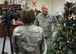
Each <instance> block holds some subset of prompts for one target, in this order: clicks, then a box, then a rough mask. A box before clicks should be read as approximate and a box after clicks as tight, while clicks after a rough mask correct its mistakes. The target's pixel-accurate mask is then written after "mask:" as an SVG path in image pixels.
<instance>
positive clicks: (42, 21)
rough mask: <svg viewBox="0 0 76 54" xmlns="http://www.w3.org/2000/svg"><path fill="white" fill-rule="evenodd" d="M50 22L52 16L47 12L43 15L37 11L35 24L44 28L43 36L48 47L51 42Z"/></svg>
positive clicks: (51, 21)
mask: <svg viewBox="0 0 76 54" xmlns="http://www.w3.org/2000/svg"><path fill="white" fill-rule="evenodd" d="M52 23H53V18H52V15H51V14H50V13H49V12H48V14H47V15H46V16H44V15H43V14H42V13H39V14H38V15H37V17H36V21H35V24H36V25H38V26H40V27H42V28H43V29H44V32H43V36H44V37H45V38H46V42H47V47H48V48H49V47H50V46H51V44H52V32H51V28H52Z"/></svg>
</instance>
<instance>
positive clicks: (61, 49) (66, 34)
mask: <svg viewBox="0 0 76 54" xmlns="http://www.w3.org/2000/svg"><path fill="white" fill-rule="evenodd" d="M63 16H64V18H63V19H62V23H61V25H60V27H59V29H58V31H57V34H56V36H55V37H54V39H53V47H52V48H51V49H48V52H47V54H76V5H75V3H72V2H66V4H65V6H64V13H63Z"/></svg>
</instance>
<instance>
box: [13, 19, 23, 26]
mask: <svg viewBox="0 0 76 54" xmlns="http://www.w3.org/2000/svg"><path fill="white" fill-rule="evenodd" d="M12 24H13V25H23V24H24V23H23V22H22V21H15V20H14V19H13V22H12Z"/></svg>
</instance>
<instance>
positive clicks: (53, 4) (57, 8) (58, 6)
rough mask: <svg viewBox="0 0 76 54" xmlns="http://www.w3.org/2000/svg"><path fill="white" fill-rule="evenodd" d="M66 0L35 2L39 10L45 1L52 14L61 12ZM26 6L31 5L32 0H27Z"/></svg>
mask: <svg viewBox="0 0 76 54" xmlns="http://www.w3.org/2000/svg"><path fill="white" fill-rule="evenodd" d="M65 1H66V0H44V2H43V0H38V2H37V9H39V10H41V6H42V5H43V4H44V3H46V4H47V6H48V7H49V11H50V12H52V13H53V14H56V12H62V11H63V8H64V3H65ZM27 3H28V6H29V7H31V8H33V7H32V0H27Z"/></svg>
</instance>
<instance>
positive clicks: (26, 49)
mask: <svg viewBox="0 0 76 54" xmlns="http://www.w3.org/2000/svg"><path fill="white" fill-rule="evenodd" d="M42 32H43V29H42V28H41V27H38V26H35V25H32V24H31V25H23V26H19V27H16V28H15V29H14V32H13V46H14V51H15V52H16V53H17V54H41V53H40V48H39V47H40V44H41V41H42V39H43V37H42Z"/></svg>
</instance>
